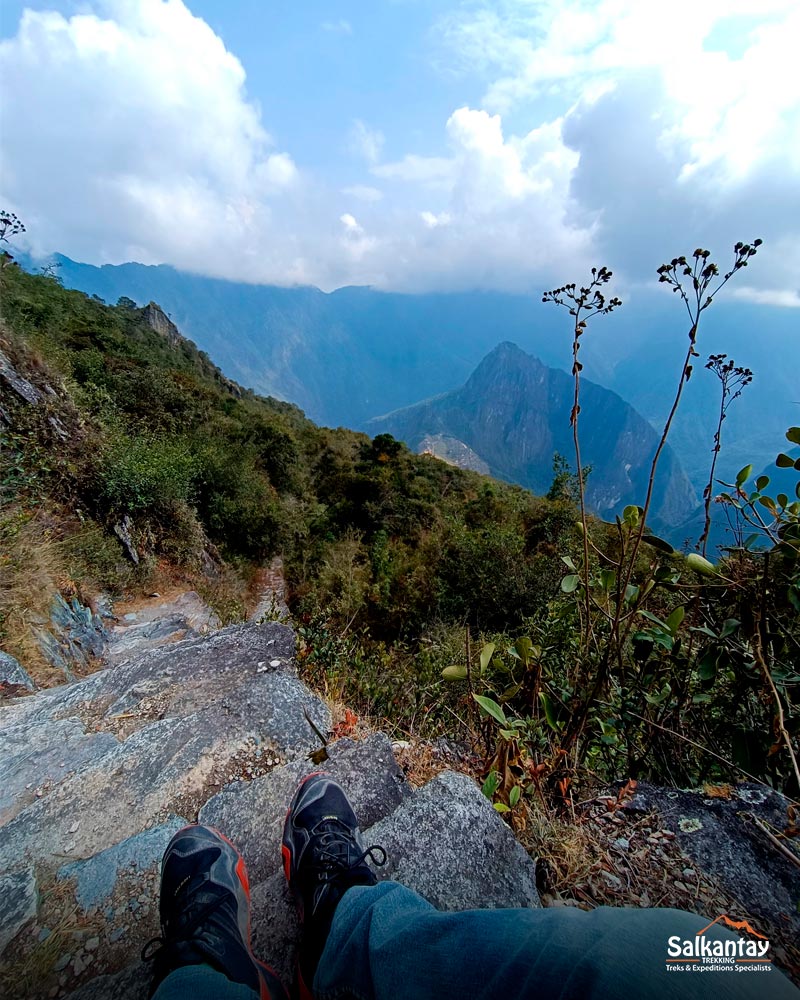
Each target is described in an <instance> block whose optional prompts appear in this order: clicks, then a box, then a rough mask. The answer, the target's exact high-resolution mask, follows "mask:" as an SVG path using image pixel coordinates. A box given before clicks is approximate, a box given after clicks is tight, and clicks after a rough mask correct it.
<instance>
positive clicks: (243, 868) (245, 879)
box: [236, 854, 250, 903]
mask: <svg viewBox="0 0 800 1000" xmlns="http://www.w3.org/2000/svg"><path fill="white" fill-rule="evenodd" d="M236 877H237V878H238V879H239V881H240V882H241V883H242V888H243V889H244V894H245V896H247V902H248V903H249V902H250V877H249V876H248V874H247V865H246V864H245V863H244V858H243V857H242V856H241V854H240V855H239V860H238V861H237V862H236Z"/></svg>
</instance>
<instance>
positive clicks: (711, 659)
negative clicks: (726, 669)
mask: <svg viewBox="0 0 800 1000" xmlns="http://www.w3.org/2000/svg"><path fill="white" fill-rule="evenodd" d="M697 676H698V677H699V678H700V680H701V681H706V682H708V681H713V680H714V678H715V677H716V676H717V656H716V653H715V652H714V651H713V650H711V649H708V650H706V652H705V653H703V655H702V656H701V657H700V659H699V660H698V661H697Z"/></svg>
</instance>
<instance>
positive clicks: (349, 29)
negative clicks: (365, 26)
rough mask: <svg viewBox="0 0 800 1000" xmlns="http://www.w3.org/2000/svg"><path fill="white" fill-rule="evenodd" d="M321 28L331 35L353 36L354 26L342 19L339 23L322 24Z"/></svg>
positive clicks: (328, 22)
mask: <svg viewBox="0 0 800 1000" xmlns="http://www.w3.org/2000/svg"><path fill="white" fill-rule="evenodd" d="M320 28H322V30H323V31H327V32H329V33H330V34H331V35H352V34H353V26H352V24H350V22H349V21H345V19H344V18H340V19H339V20H338V21H323V22H322V24H320Z"/></svg>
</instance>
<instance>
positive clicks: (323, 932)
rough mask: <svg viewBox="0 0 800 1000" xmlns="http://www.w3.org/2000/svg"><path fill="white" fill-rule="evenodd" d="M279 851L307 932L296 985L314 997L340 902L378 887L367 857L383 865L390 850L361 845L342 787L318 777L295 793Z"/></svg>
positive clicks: (303, 783)
mask: <svg viewBox="0 0 800 1000" xmlns="http://www.w3.org/2000/svg"><path fill="white" fill-rule="evenodd" d="M281 853H282V854H283V869H284V873H285V874H286V881H287V882H288V883H289V888H290V889H291V890H292V892H293V894H294V897H295V901H296V903H297V909H298V913H299V915H300V923H301V924H302V928H303V935H302V940H301V942H300V954H299V963H298V979H299V983H298V986H299V988H300V995H301V997H305V996H308V997H310V996H311V990H310V987H311V986H312V985H313V982H314V974H315V973H316V971H317V965H318V963H319V959H320V956H321V955H322V952H323V950H324V948H325V942H326V941H327V939H328V933H329V932H330V929H331V923H332V921H333V914H334V912H335V910H336V907H337V905H338V904H339V900H340V899H341V898H342V896H343V895H344V894H345V892H346V891H347V890H348V889H350V888H351V887H352V886H354V885H375V883H376V882H377V881H378V880H377V879H376V878H375V874H374V872H373V871H372V869H371V868H370V867H369V865H368V864H367V859H368V858H369V859H370V860H371V861H372V862H374V863H375V864H376V865H379V866H380V865H384V864H386V851H385V850H384V849H383V848H382V847H379V846H377V845H376V846H374V847H368V848H366V849H365V848H364V847H363V845H362V843H361V835H360V833H359V829H358V821H357V820H356V814H355V813H354V812H353V807H352V806H351V805H350V802H349V801H348V798H347V796H346V795H345V793H344V791H343V790H342V788H341V786H340V785H339V784H337V782H336V781H334V779H333V778H331V777H330V775H328V774H320V773H316V774H310V775H309V776H308V777H307V778H306V779H305V780H304V781H303V782H302V783H301V784H300V787H299V788H298V789H297V791H296V792H295V794H294V798H293V799H292V804H291V805H290V806H289V810H288V812H287V813H286V822H285V824H284V827H283V845H282V847H281Z"/></svg>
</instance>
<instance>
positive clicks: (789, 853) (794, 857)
mask: <svg viewBox="0 0 800 1000" xmlns="http://www.w3.org/2000/svg"><path fill="white" fill-rule="evenodd" d="M747 815H748V816H749V817H750V819H751V820H752V821H753V822H754V823H755V825H756V826H757V827H758V828H759V830H760V831H761V832H762V833H763V834H765V836H767V837H769V839H770V841H771V843H772V844H774V845H775V847H777V848H778V850H779V851H780V852H781V854H782V855H783V856H784V857H785V858H788V859H789V861H791V862H792V864H793V865H797V867H798V868H800V858H798V856H797V855H796V854H795V853H794V851H790V850H789V848H788V847H787V846H786V845H785V844H782V843H781V842H780V841H779V840H778V838H777V837H776V836H775V834H774V833H771V832H770V831H769V830H768V829H767V828H766V826H764V824H763V823H762V822H761V820H760V819H759V818H758V816H754V815H753V814H752V813H748V814H747Z"/></svg>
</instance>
